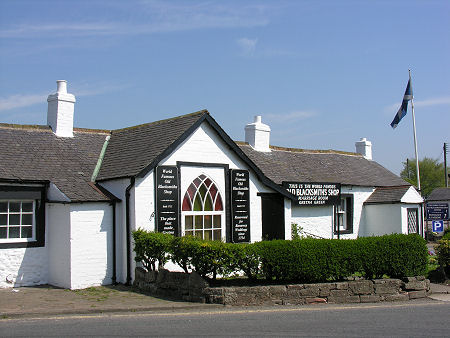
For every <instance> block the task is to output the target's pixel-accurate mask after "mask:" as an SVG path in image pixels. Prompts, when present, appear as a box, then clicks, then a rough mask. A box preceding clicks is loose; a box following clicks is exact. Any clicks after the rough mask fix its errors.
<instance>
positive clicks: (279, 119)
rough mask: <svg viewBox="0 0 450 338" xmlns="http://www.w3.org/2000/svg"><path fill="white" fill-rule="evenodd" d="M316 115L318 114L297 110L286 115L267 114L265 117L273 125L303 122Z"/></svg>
mask: <svg viewBox="0 0 450 338" xmlns="http://www.w3.org/2000/svg"><path fill="white" fill-rule="evenodd" d="M316 115H318V114H317V113H316V112H313V111H299V110H297V111H293V112H290V113H286V114H267V115H265V116H266V117H267V119H269V120H270V121H271V122H273V123H285V122H292V121H298V120H305V119H308V118H310V117H313V116H316Z"/></svg>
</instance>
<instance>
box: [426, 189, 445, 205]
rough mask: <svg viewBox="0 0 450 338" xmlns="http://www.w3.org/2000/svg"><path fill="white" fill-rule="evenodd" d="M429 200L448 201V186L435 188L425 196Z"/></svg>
mask: <svg viewBox="0 0 450 338" xmlns="http://www.w3.org/2000/svg"><path fill="white" fill-rule="evenodd" d="M430 201H450V188H436V189H434V190H433V191H432V192H431V194H430V196H428V198H427V202H430Z"/></svg>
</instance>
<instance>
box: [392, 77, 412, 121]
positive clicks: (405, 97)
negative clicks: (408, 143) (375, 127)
mask: <svg viewBox="0 0 450 338" xmlns="http://www.w3.org/2000/svg"><path fill="white" fill-rule="evenodd" d="M412 98H413V93H412V87H411V77H410V78H409V80H408V85H407V86H406V90H405V95H403V101H402V106H401V107H400V109H399V110H398V112H397V114H396V115H395V117H394V119H393V120H392V123H391V127H392V128H393V129H395V128H396V127H397V125H398V124H399V123H400V121H401V119H402V118H403V117H404V116H405V115H406V110H407V109H408V101H410V100H412Z"/></svg>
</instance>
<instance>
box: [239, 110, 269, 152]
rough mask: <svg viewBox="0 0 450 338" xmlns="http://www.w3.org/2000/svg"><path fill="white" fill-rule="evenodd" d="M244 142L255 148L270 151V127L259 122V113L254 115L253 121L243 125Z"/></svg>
mask: <svg viewBox="0 0 450 338" xmlns="http://www.w3.org/2000/svg"><path fill="white" fill-rule="evenodd" d="M245 142H247V143H248V144H250V145H251V146H252V147H253V148H254V149H255V150H258V151H265V152H269V151H270V147H269V145H270V127H269V126H268V125H266V124H264V123H262V122H261V115H257V116H255V121H254V122H253V123H249V124H247V125H246V126H245Z"/></svg>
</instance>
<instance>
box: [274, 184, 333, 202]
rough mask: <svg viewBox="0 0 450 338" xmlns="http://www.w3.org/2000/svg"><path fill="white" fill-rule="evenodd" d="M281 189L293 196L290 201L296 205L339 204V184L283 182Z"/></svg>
mask: <svg viewBox="0 0 450 338" xmlns="http://www.w3.org/2000/svg"><path fill="white" fill-rule="evenodd" d="M283 187H284V188H285V189H286V190H287V191H288V192H290V193H291V194H292V195H293V196H292V200H293V201H296V202H297V204H298V205H304V206H323V205H336V204H339V203H340V198H341V184H340V183H320V182H319V183H316V182H307V183H304V182H283Z"/></svg>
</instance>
